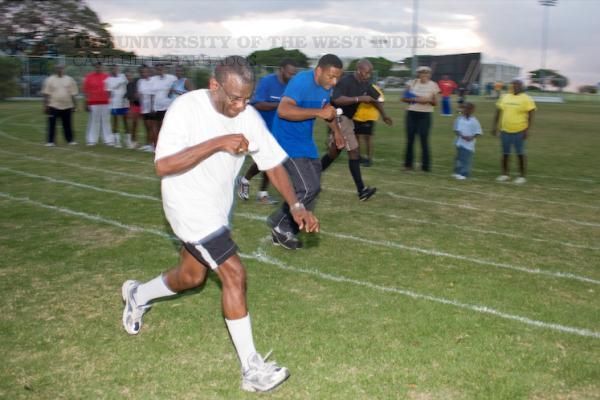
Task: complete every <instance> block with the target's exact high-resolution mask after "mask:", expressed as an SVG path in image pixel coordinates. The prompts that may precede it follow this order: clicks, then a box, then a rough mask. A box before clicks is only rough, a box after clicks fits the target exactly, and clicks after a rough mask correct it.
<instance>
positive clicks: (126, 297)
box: [121, 280, 152, 335]
mask: <svg viewBox="0 0 600 400" xmlns="http://www.w3.org/2000/svg"><path fill="white" fill-rule="evenodd" d="M139 285H140V283H139V282H138V281H132V280H129V281H125V282H124V283H123V286H122V287H121V296H122V297H123V302H124V303H125V308H124V309H123V328H125V331H126V332H127V333H129V334H130V335H137V334H138V333H139V332H140V329H142V317H143V316H144V313H145V312H146V311H148V310H149V309H150V308H151V307H152V306H151V305H142V306H138V305H137V303H136V302H135V297H134V296H135V293H136V292H137V288H138V286H139Z"/></svg>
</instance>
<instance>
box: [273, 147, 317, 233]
mask: <svg viewBox="0 0 600 400" xmlns="http://www.w3.org/2000/svg"><path fill="white" fill-rule="evenodd" d="M283 166H284V167H285V169H286V170H287V172H288V174H289V176H290V180H291V181H292V185H293V186H294V191H295V192H296V197H297V198H298V201H299V202H300V203H302V204H304V207H306V209H307V210H310V211H313V210H314V209H315V206H316V204H317V196H318V195H319V192H320V191H321V160H319V159H318V158H316V159H313V158H288V159H287V160H286V161H285V162H284V163H283ZM268 223H269V225H270V226H271V227H272V228H275V227H279V230H280V231H282V232H293V233H294V234H296V233H298V231H299V229H298V225H297V224H296V222H294V219H293V218H292V214H291V213H290V206H289V204H287V203H283V206H282V207H281V208H280V209H279V210H277V211H275V212H274V213H273V214H271V216H270V217H269V219H268Z"/></svg>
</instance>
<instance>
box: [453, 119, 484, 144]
mask: <svg viewBox="0 0 600 400" xmlns="http://www.w3.org/2000/svg"><path fill="white" fill-rule="evenodd" d="M454 131H455V132H458V133H459V134H461V135H462V136H469V137H475V136H477V135H481V134H482V133H481V125H480V124H479V121H478V120H477V118H475V117H474V116H472V115H471V116H470V117H469V118H468V119H467V118H465V116H464V115H459V116H458V117H457V118H456V120H455V121H454ZM456 147H463V148H465V149H467V150H471V151H475V140H474V139H473V140H471V141H466V140H464V139H463V138H461V137H460V136H458V137H457V138H456Z"/></svg>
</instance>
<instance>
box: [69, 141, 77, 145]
mask: <svg viewBox="0 0 600 400" xmlns="http://www.w3.org/2000/svg"><path fill="white" fill-rule="evenodd" d="M69 145H70V146H77V142H76V141H72V142H69Z"/></svg>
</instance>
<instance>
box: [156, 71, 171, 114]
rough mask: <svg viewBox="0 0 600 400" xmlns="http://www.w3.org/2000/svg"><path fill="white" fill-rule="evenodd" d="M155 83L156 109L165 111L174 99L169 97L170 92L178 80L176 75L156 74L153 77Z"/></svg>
mask: <svg viewBox="0 0 600 400" xmlns="http://www.w3.org/2000/svg"><path fill="white" fill-rule="evenodd" d="M151 79H152V82H153V84H154V111H165V110H166V109H167V108H169V106H170V105H171V102H172V101H173V99H172V98H170V97H169V92H170V91H171V87H172V86H173V83H174V82H175V81H177V77H176V76H175V75H170V74H163V75H162V76H161V75H154V76H153V77H152V78H151Z"/></svg>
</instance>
